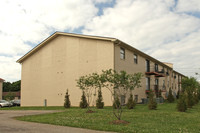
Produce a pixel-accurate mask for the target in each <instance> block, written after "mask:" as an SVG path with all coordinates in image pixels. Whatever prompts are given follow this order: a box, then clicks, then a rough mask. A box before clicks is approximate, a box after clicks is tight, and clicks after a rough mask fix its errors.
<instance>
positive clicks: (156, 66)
mask: <svg viewBox="0 0 200 133" xmlns="http://www.w3.org/2000/svg"><path fill="white" fill-rule="evenodd" d="M155 72H158V64H155Z"/></svg>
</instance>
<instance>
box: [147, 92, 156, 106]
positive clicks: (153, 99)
mask: <svg viewBox="0 0 200 133" xmlns="http://www.w3.org/2000/svg"><path fill="white" fill-rule="evenodd" d="M148 107H149V109H150V110H153V109H156V108H157V103H156V100H155V98H154V94H153V91H152V90H150V91H149V103H148Z"/></svg>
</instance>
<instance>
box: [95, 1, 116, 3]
mask: <svg viewBox="0 0 200 133" xmlns="http://www.w3.org/2000/svg"><path fill="white" fill-rule="evenodd" d="M92 1H93V2H94V3H110V2H112V1H113V0H92Z"/></svg>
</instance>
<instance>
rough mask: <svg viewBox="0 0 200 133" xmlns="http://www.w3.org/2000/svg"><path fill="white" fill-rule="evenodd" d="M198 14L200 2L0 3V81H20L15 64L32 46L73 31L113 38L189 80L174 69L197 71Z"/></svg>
mask: <svg viewBox="0 0 200 133" xmlns="http://www.w3.org/2000/svg"><path fill="white" fill-rule="evenodd" d="M110 3H116V5H113V6H111V7H108V6H105V7H103V8H102V7H101V9H102V10H103V14H102V15H101V16H97V13H98V8H97V6H98V4H99V6H102V5H104V4H110ZM109 6H110V5H109ZM199 12H200V1H199V0H190V1H188V0H179V1H178V3H176V1H175V0H156V1H155V0H116V2H113V0H56V1H53V0H42V1H40V0H34V1H28V0H15V1H13V0H1V1H0V25H1V27H0V40H1V43H0V78H4V79H6V80H7V81H15V80H18V79H20V65H19V64H17V63H15V61H16V60H17V59H19V58H20V57H21V56H22V55H24V54H25V53H26V52H28V51H29V50H30V49H31V48H32V47H33V44H34V46H35V45H37V44H38V43H39V42H41V41H42V40H43V39H45V38H46V37H48V36H49V35H50V34H51V33H52V32H54V31H57V30H58V31H68V32H72V31H74V30H75V29H77V28H83V31H82V32H83V33H84V34H92V35H100V36H111V37H116V38H118V39H120V40H122V41H124V42H127V43H128V44H130V45H132V46H133V47H135V48H138V49H140V50H142V51H144V52H145V53H147V54H150V55H152V56H153V57H155V58H157V59H159V60H161V61H166V62H172V63H174V66H175V67H176V68H177V70H178V71H179V70H180V72H183V73H185V74H187V75H190V74H191V73H188V72H187V71H186V69H178V68H179V67H184V68H185V67H187V68H193V67H195V68H197V67H199V66H200V63H199V56H200V53H199V48H200V40H199V36H200V14H199V16H198V17H195V15H196V14H198V13H199ZM191 13H192V15H193V13H195V15H194V16H192V15H191ZM196 70H198V69H195V71H196ZM199 73H200V69H199Z"/></svg>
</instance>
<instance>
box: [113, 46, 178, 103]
mask: <svg viewBox="0 0 200 133" xmlns="http://www.w3.org/2000/svg"><path fill="white" fill-rule="evenodd" d="M120 47H122V48H124V49H125V60H124V59H120ZM134 54H137V56H138V64H135V63H134ZM146 59H148V60H149V61H150V72H154V71H155V63H156V64H158V70H159V71H161V70H162V69H163V68H164V70H165V73H164V75H165V77H155V75H146V74H145V72H146ZM114 62H115V66H114V67H115V70H117V71H121V70H125V71H127V72H128V73H137V72H141V73H142V74H143V77H142V79H141V85H142V87H140V88H135V89H134V91H133V95H138V102H141V99H142V98H146V97H147V95H146V93H145V90H146V77H150V89H152V90H154V85H155V80H156V79H158V81H159V83H158V88H159V89H161V90H162V91H163V92H162V96H163V97H164V98H167V97H166V92H168V91H169V88H173V89H172V91H173V92H175V93H177V91H178V83H179V82H180V81H181V79H179V81H178V76H180V75H179V74H178V73H176V78H174V75H173V77H172V73H173V70H172V68H166V67H165V66H163V65H161V64H160V63H158V62H155V61H153V60H151V59H149V58H148V57H144V56H143V55H141V54H139V53H137V51H134V50H132V49H130V48H126V47H125V46H123V45H115V59H114ZM167 69H168V72H169V75H166V72H167ZM180 77H181V76H180ZM163 86H165V88H164V87H163ZM172 86H173V87H172ZM180 88H181V86H180Z"/></svg>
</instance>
